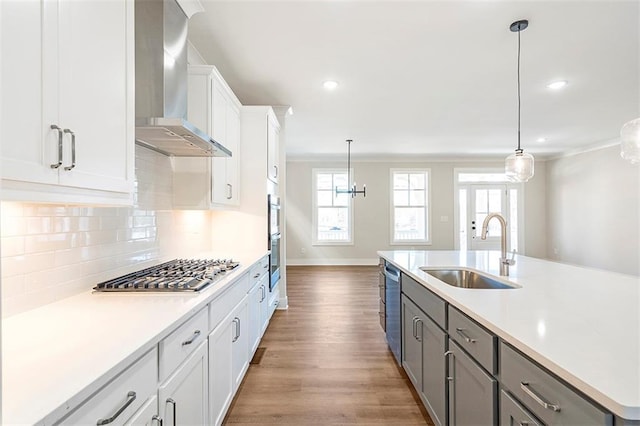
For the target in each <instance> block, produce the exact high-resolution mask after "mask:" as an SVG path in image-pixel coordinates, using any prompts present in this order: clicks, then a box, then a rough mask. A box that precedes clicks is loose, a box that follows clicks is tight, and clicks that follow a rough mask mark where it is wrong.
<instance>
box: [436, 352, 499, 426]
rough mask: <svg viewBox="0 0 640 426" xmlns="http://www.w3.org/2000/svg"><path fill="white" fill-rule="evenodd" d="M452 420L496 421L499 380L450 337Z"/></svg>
mask: <svg viewBox="0 0 640 426" xmlns="http://www.w3.org/2000/svg"><path fill="white" fill-rule="evenodd" d="M447 354H448V370H449V371H448V372H449V375H448V382H449V424H451V425H456V426H465V425H469V426H479V425H495V424H496V421H497V418H496V404H497V389H498V387H497V381H496V379H494V378H493V377H491V376H490V375H488V374H487V373H486V372H484V370H482V368H481V367H480V366H479V365H478V364H477V363H476V362H475V361H474V360H473V359H472V358H471V357H469V356H468V355H467V354H466V353H465V352H464V351H463V350H462V349H460V347H459V346H458V345H457V344H456V343H454V342H453V340H451V339H449V352H447Z"/></svg>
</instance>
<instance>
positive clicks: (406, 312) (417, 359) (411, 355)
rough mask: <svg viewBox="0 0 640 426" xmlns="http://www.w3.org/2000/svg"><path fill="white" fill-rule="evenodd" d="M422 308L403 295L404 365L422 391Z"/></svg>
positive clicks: (416, 386)
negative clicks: (420, 326) (419, 327)
mask: <svg viewBox="0 0 640 426" xmlns="http://www.w3.org/2000/svg"><path fill="white" fill-rule="evenodd" d="M424 320H425V318H424V315H423V314H422V312H420V309H418V307H417V306H416V305H415V304H414V303H413V302H411V300H409V299H408V298H407V297H405V296H404V295H403V296H402V367H404V370H405V371H406V372H407V376H409V379H410V380H411V382H412V383H413V385H414V386H415V388H416V389H417V390H418V392H420V393H421V392H422V341H421V337H420V336H421V334H420V333H421V332H422V330H421V329H420V330H418V326H419V325H420V324H419V323H420V322H421V321H422V322H423V321H424Z"/></svg>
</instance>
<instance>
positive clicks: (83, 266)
mask: <svg viewBox="0 0 640 426" xmlns="http://www.w3.org/2000/svg"><path fill="white" fill-rule="evenodd" d="M170 161H171V160H170V159H169V157H166V156H163V155H161V154H157V153H155V152H153V151H150V150H147V149H145V148H141V147H136V182H135V184H136V186H135V188H136V192H135V196H134V206H133V207H96V206H76V205H69V206H65V205H51V204H31V203H23V202H2V205H1V221H0V223H1V242H2V251H1V256H2V316H3V317H7V316H11V315H15V314H18V313H20V312H23V311H26V310H29V309H33V308H36V307H38V306H42V305H44V304H47V303H51V302H55V301H57V300H60V299H63V298H65V297H69V296H72V295H74V294H77V293H79V292H82V291H90V290H91V288H92V287H93V286H94V285H95V284H96V283H97V282H100V281H104V280H106V279H109V278H113V277H115V276H118V275H121V274H124V273H127V272H131V271H134V270H137V269H141V268H144V267H146V266H151V265H153V264H157V263H159V262H162V261H165V260H169V259H172V258H175V257H180V256H193V255H197V254H198V253H200V252H203V251H209V250H211V249H212V247H211V228H210V223H211V221H210V220H209V218H210V213H209V212H208V211H179V210H172V209H171V198H172V189H173V188H172V182H171V181H172V178H171V162H170Z"/></svg>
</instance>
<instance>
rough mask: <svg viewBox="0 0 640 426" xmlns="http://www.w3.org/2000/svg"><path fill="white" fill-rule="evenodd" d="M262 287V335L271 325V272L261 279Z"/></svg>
mask: <svg viewBox="0 0 640 426" xmlns="http://www.w3.org/2000/svg"><path fill="white" fill-rule="evenodd" d="M260 282H261V283H262V284H261V286H260V287H261V288H262V300H261V302H260V337H262V335H264V332H265V331H266V330H267V327H268V326H269V274H265V275H264V276H263V277H262V280H260Z"/></svg>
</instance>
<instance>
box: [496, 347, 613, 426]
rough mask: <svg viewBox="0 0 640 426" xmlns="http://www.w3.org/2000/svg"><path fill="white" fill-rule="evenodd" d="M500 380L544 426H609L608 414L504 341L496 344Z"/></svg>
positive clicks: (609, 416) (610, 419) (609, 418)
mask: <svg viewBox="0 0 640 426" xmlns="http://www.w3.org/2000/svg"><path fill="white" fill-rule="evenodd" d="M594 368H595V366H594ZM500 377H501V382H502V384H503V385H504V386H505V387H506V388H507V389H508V390H509V391H510V392H511V393H512V394H513V395H514V396H515V397H516V398H518V399H519V400H520V401H521V402H522V403H524V405H525V406H526V407H527V408H529V409H530V410H531V411H532V412H533V414H535V415H536V416H537V417H539V418H540V419H541V420H542V421H543V422H545V423H546V424H563V425H570V424H571V425H611V424H612V422H613V419H612V416H611V414H610V413H608V412H606V411H604V410H602V409H601V408H599V407H597V406H595V405H593V404H592V403H591V402H589V401H587V400H586V399H585V398H583V397H582V396H581V395H579V394H578V393H576V392H575V391H574V390H573V389H571V388H569V387H568V386H567V385H565V384H564V383H562V382H561V381H560V380H559V379H557V378H555V377H554V376H552V375H551V374H549V373H547V372H546V371H545V370H543V369H542V368H541V367H539V366H538V365H537V364H535V363H534V362H533V361H531V360H529V359H528V358H525V356H524V355H522V354H520V353H519V352H516V350H515V349H513V348H511V347H510V346H509V345H507V344H505V343H504V342H501V343H500Z"/></svg>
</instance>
